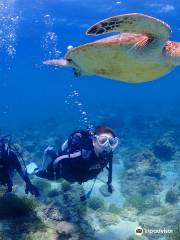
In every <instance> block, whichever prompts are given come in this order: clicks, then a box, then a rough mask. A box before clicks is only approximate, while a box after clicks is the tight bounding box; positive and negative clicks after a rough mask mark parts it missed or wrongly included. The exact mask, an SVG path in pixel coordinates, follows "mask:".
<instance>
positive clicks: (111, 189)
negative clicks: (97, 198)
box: [108, 184, 114, 193]
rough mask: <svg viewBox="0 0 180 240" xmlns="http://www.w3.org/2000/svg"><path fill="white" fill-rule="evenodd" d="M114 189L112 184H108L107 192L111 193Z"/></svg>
mask: <svg viewBox="0 0 180 240" xmlns="http://www.w3.org/2000/svg"><path fill="white" fill-rule="evenodd" d="M113 191H114V189H113V186H112V184H108V192H109V193H112V192H113Z"/></svg>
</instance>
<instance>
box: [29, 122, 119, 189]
mask: <svg viewBox="0 0 180 240" xmlns="http://www.w3.org/2000/svg"><path fill="white" fill-rule="evenodd" d="M117 146H118V138H117V137H116V135H115V133H114V131H113V130H112V129H111V128H109V127H107V126H99V127H97V128H96V129H95V130H94V131H92V130H79V131H75V132H74V133H72V134H71V135H70V136H69V138H68V140H66V141H65V143H64V144H63V145H62V147H61V149H60V150H59V151H57V152H56V151H55V150H54V148H52V147H48V148H47V149H46V150H45V151H44V159H43V164H42V168H41V169H35V170H34V172H33V173H34V174H35V175H36V176H38V177H40V178H45V179H49V180H57V179H60V178H64V179H65V180H67V181H69V182H78V183H79V184H82V183H83V182H86V181H88V180H90V179H96V178H97V176H98V174H99V173H100V172H101V171H102V170H103V169H104V168H105V167H106V168H107V170H108V180H107V186H108V192H109V193H112V191H113V187H112V159H113V151H114V150H115V149H116V148H117ZM33 164H34V163H32V165H33ZM34 166H35V164H34Z"/></svg>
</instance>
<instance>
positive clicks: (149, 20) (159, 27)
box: [86, 13, 171, 45]
mask: <svg viewBox="0 0 180 240" xmlns="http://www.w3.org/2000/svg"><path fill="white" fill-rule="evenodd" d="M109 32H122V33H125V32H129V33H145V34H147V35H150V36H152V37H153V38H154V39H156V38H157V39H159V40H161V42H162V45H163V44H164V43H165V42H166V41H167V40H168V39H169V36H170V33H171V29H170V27H169V25H167V24H166V23H165V22H162V21H160V20H158V19H156V18H153V17H150V16H147V15H144V14H139V13H131V14H124V15H119V16H114V17H110V18H107V19H104V20H102V21H101V22H98V23H96V24H95V25H93V26H91V27H90V28H89V29H88V30H87V32H86V34H88V35H94V36H98V35H102V34H105V33H109Z"/></svg>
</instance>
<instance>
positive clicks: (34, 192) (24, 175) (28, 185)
mask: <svg viewBox="0 0 180 240" xmlns="http://www.w3.org/2000/svg"><path fill="white" fill-rule="evenodd" d="M10 157H11V159H12V161H13V167H14V168H15V169H16V171H17V172H18V174H19V175H20V176H21V178H22V179H23V180H24V182H25V183H26V189H25V193H26V194H28V193H29V192H30V193H31V194H32V195H35V197H38V196H39V191H38V190H37V188H36V187H35V186H34V185H33V184H32V183H31V181H30V179H29V176H28V174H27V171H26V169H23V168H22V166H21V164H20V162H19V159H18V158H17V156H16V154H15V153H14V152H12V151H11V152H10Z"/></svg>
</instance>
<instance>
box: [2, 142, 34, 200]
mask: <svg viewBox="0 0 180 240" xmlns="http://www.w3.org/2000/svg"><path fill="white" fill-rule="evenodd" d="M17 155H18V152H17V151H16V149H13V147H11V145H10V144H8V143H7V142H6V137H4V138H2V139H0V185H3V186H5V187H7V189H6V192H12V188H13V173H14V171H15V170H16V171H17V172H18V174H19V175H20V176H21V178H22V179H23V181H24V182H25V184H26V187H25V193H26V194H28V193H31V194H32V195H34V196H35V197H38V196H39V192H38V190H37V188H36V187H35V186H34V185H33V184H32V183H31V181H30V179H29V177H28V174H27V171H26V167H25V165H24V167H23V166H22V165H21V163H20V161H19V159H18V156H17Z"/></svg>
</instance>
